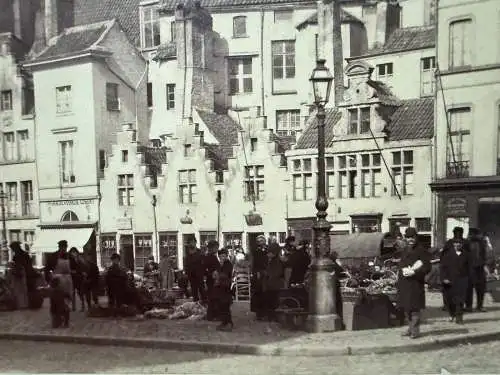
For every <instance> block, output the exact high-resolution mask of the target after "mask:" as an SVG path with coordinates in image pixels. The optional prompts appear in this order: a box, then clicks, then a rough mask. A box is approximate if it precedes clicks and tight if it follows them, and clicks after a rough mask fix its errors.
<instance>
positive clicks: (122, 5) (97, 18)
mask: <svg viewBox="0 0 500 375" xmlns="http://www.w3.org/2000/svg"><path fill="white" fill-rule="evenodd" d="M140 2H141V0H74V16H75V25H87V24H91V23H95V22H101V21H105V20H109V19H113V18H115V19H117V20H118V23H119V24H120V26H121V27H122V29H123V30H124V31H125V33H126V34H127V36H128V37H129V39H130V40H131V42H132V43H133V44H134V45H136V46H138V45H139V44H140V31H139V30H140V24H139V3H140Z"/></svg>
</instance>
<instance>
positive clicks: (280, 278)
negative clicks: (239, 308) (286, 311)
mask: <svg viewBox="0 0 500 375" xmlns="http://www.w3.org/2000/svg"><path fill="white" fill-rule="evenodd" d="M280 252H281V247H280V245H279V244H277V243H272V244H271V245H269V248H268V249H267V257H268V259H269V261H268V263H267V268H266V272H265V275H264V278H263V290H264V296H265V297H264V299H265V311H266V316H267V318H268V320H269V321H275V320H276V313H275V310H276V309H277V308H278V305H279V294H280V291H281V289H283V288H284V287H285V268H284V264H283V262H282V261H281V259H280Z"/></svg>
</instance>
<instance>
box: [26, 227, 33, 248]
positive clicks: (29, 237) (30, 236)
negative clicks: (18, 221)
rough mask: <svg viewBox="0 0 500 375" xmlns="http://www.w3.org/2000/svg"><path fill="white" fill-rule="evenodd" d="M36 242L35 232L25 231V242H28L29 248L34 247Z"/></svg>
mask: <svg viewBox="0 0 500 375" xmlns="http://www.w3.org/2000/svg"><path fill="white" fill-rule="evenodd" d="M34 241H35V231H34V230H25V231H24V242H26V243H27V244H28V245H29V246H32V245H33V242H34Z"/></svg>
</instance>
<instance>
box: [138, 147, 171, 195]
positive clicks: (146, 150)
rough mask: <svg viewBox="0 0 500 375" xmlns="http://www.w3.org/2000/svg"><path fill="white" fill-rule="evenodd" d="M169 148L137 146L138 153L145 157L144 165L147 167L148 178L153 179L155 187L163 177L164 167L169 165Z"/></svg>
mask: <svg viewBox="0 0 500 375" xmlns="http://www.w3.org/2000/svg"><path fill="white" fill-rule="evenodd" d="M167 151H168V148H167V147H152V146H143V145H138V146H137V153H140V154H142V155H143V159H142V161H143V165H145V166H146V168H147V169H146V176H149V177H151V179H152V180H153V181H154V185H156V183H157V179H158V176H159V175H161V172H162V165H163V164H166V163H167Z"/></svg>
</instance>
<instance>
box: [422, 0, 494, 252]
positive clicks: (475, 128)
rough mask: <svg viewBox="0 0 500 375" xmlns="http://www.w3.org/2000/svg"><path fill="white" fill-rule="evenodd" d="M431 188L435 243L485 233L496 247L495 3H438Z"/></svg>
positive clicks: (447, 0)
mask: <svg viewBox="0 0 500 375" xmlns="http://www.w3.org/2000/svg"><path fill="white" fill-rule="evenodd" d="M437 14H438V39H437V41H438V43H437V52H438V53H437V63H438V69H439V71H438V73H439V74H438V78H437V86H438V90H437V91H438V92H436V133H435V139H434V142H435V155H434V158H433V165H434V178H433V182H432V185H431V186H432V189H433V192H434V197H435V201H434V203H435V206H434V209H435V217H436V228H435V236H436V239H437V242H438V243H440V244H443V243H444V241H445V240H446V238H449V237H450V236H451V232H452V230H453V227H455V226H462V227H464V229H465V233H467V231H468V228H469V227H479V228H480V229H481V230H483V231H486V232H487V233H488V234H489V235H490V237H491V239H492V243H493V245H494V246H495V245H496V244H498V242H499V241H500V221H499V213H500V204H499V202H500V198H499V197H500V176H499V167H498V166H499V163H498V160H499V155H500V153H499V150H500V141H499V139H500V138H499V137H498V134H500V133H499V126H500V122H499V118H500V82H499V79H498V78H499V77H500V44H499V43H498V42H496V43H492V42H491V41H492V39H491V35H498V32H499V27H498V23H497V22H492V21H491V20H492V18H491V16H492V14H498V3H497V2H496V1H487V0H486V1H480V2H467V1H462V0H458V1H451V0H441V1H440V2H439V6H438V13H437Z"/></svg>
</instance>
